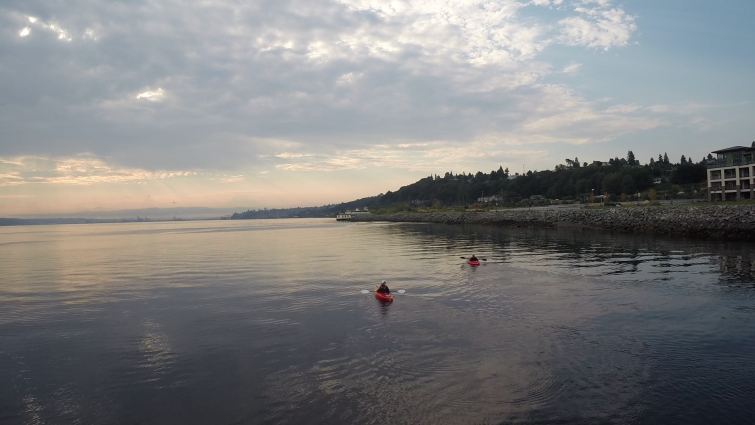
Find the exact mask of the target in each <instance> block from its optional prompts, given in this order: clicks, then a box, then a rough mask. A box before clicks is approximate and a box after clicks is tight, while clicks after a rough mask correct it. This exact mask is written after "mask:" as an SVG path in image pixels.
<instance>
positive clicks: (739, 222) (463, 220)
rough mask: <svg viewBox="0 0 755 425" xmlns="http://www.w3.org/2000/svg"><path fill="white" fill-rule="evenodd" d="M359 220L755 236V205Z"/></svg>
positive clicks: (361, 218)
mask: <svg viewBox="0 0 755 425" xmlns="http://www.w3.org/2000/svg"><path fill="white" fill-rule="evenodd" d="M350 221H353V222H373V221H374V222H379V221H389V222H408V223H412V222H414V223H444V224H481V225H492V226H508V227H548V228H561V227H570V228H579V229H584V230H612V231H619V232H626V233H629V232H632V233H634V232H636V233H651V234H664V235H680V236H691V237H701V238H709V239H726V240H755V206H751V205H712V206H693V207H688V206H675V207H664V206H640V207H614V208H578V209H576V208H575V209H569V210H540V211H537V210H525V209H517V210H511V211H490V212H427V213H396V214H385V215H369V216H359V217H354V218H352V219H351V220H350Z"/></svg>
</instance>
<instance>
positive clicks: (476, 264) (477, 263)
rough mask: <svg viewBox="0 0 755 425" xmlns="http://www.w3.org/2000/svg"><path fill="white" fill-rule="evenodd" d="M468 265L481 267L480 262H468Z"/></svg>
mask: <svg viewBox="0 0 755 425" xmlns="http://www.w3.org/2000/svg"><path fill="white" fill-rule="evenodd" d="M467 263H469V264H470V265H473V266H479V265H480V262H479V261H472V260H467Z"/></svg>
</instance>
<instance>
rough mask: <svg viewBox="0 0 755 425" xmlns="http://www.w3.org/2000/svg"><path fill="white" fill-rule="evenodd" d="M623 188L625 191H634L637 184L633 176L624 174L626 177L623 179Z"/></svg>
mask: <svg viewBox="0 0 755 425" xmlns="http://www.w3.org/2000/svg"><path fill="white" fill-rule="evenodd" d="M621 189H622V190H623V191H624V193H634V191H635V185H634V179H633V178H632V176H630V175H626V176H624V178H623V179H622V180H621Z"/></svg>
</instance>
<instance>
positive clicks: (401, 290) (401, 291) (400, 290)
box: [396, 289, 406, 294]
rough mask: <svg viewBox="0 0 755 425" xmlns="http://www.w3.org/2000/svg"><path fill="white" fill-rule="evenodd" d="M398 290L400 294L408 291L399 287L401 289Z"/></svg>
mask: <svg viewBox="0 0 755 425" xmlns="http://www.w3.org/2000/svg"><path fill="white" fill-rule="evenodd" d="M396 292H398V293H399V294H403V293H404V292H406V291H405V290H403V289H399V290H398V291H396Z"/></svg>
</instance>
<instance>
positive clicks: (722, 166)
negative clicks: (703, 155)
mask: <svg viewBox="0 0 755 425" xmlns="http://www.w3.org/2000/svg"><path fill="white" fill-rule="evenodd" d="M712 153H713V154H715V155H716V158H715V160H714V161H709V163H708V200H709V201H739V200H741V199H755V196H754V195H755V184H753V177H755V142H752V146H751V147H749V148H747V147H744V146H734V147H732V148H728V149H721V150H718V151H714V152H712Z"/></svg>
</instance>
